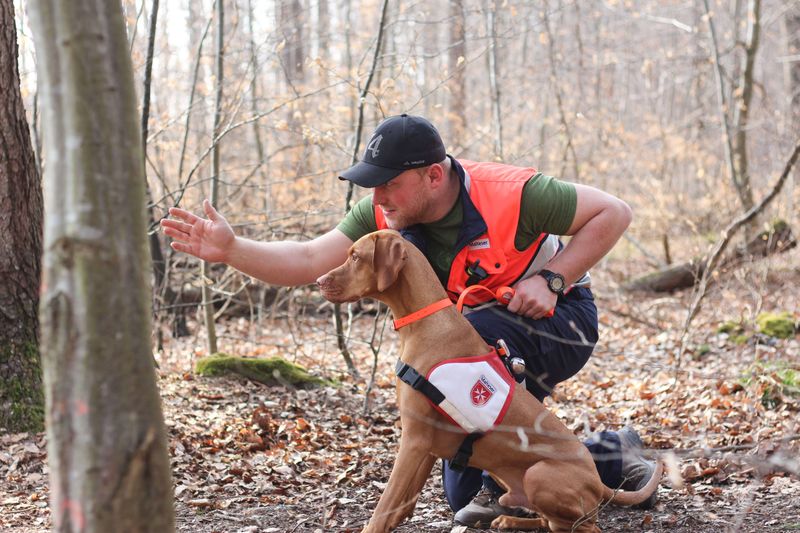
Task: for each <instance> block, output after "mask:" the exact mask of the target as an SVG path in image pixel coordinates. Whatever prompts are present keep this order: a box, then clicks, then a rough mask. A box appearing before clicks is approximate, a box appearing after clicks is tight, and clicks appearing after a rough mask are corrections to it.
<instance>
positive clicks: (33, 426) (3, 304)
mask: <svg viewBox="0 0 800 533" xmlns="http://www.w3.org/2000/svg"><path fill="white" fill-rule="evenodd" d="M0 94H2V95H3V97H2V98H0V432H2V431H3V430H4V429H5V430H7V431H11V432H18V431H28V430H32V431H41V429H42V422H43V412H44V398H43V396H42V377H41V369H40V366H39V347H38V344H39V339H38V337H39V335H38V332H39V320H38V317H37V308H38V306H39V274H40V268H41V263H40V261H41V260H40V258H41V255H42V189H41V183H40V180H39V173H38V168H37V165H36V160H35V157H34V153H33V147H32V145H31V139H30V134H29V130H28V123H27V121H26V119H25V109H24V107H23V105H22V96H21V94H20V86H19V70H18V68H17V33H16V27H15V25H14V2H13V1H12V0H0Z"/></svg>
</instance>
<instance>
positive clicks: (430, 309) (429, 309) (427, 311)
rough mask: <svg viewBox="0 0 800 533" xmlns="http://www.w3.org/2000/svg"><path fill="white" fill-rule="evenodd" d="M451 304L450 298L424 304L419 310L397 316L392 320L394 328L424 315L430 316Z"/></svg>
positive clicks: (403, 325)
mask: <svg viewBox="0 0 800 533" xmlns="http://www.w3.org/2000/svg"><path fill="white" fill-rule="evenodd" d="M451 305H453V302H451V301H450V298H442V299H441V300H439V301H438V302H433V303H432V304H430V305H426V306H425V307H423V308H422V309H420V310H419V311H414V312H413V313H411V314H408V315H406V316H404V317H402V318H398V319H397V320H395V321H394V329H396V330H397V329H400V328H402V327H405V326H407V325H409V324H411V323H412V322H416V321H417V320H420V319H423V318H425V317H426V316H430V315H432V314H433V313H435V312H437V311H441V310H442V309H444V308H445V307H449V306H451Z"/></svg>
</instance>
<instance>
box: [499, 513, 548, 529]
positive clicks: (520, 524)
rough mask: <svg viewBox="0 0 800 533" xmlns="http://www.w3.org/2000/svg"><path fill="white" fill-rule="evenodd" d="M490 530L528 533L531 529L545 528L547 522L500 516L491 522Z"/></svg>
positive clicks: (536, 519) (538, 519)
mask: <svg viewBox="0 0 800 533" xmlns="http://www.w3.org/2000/svg"><path fill="white" fill-rule="evenodd" d="M491 528H492V529H514V530H517V531H530V530H532V529H539V528H547V522H545V521H544V520H542V519H541V518H521V517H518V516H508V515H501V516H498V517H497V518H495V519H494V520H492V525H491Z"/></svg>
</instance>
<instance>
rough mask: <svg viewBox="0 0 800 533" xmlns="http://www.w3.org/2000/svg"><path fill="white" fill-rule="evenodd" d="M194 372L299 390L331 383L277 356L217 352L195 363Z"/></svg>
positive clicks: (331, 383)
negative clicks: (253, 356)
mask: <svg viewBox="0 0 800 533" xmlns="http://www.w3.org/2000/svg"><path fill="white" fill-rule="evenodd" d="M195 371H196V372H197V373H198V374H199V375H201V376H223V375H227V374H238V375H240V376H244V377H246V378H247V379H250V380H253V381H257V382H259V383H264V384H265V385H289V386H292V387H297V388H301V389H305V388H312V387H319V386H324V385H333V384H334V383H333V382H332V381H328V380H325V379H322V378H318V377H316V376H312V375H311V374H309V373H308V371H307V370H306V369H305V368H303V367H301V366H300V365H296V364H294V363H290V362H289V361H286V360H285V359H281V358H280V357H270V358H267V359H256V358H252V357H237V356H233V355H226V354H222V353H218V354H214V355H212V356H209V357H204V358H203V359H200V360H199V361H197V365H196V367H195Z"/></svg>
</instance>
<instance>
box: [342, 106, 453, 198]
mask: <svg viewBox="0 0 800 533" xmlns="http://www.w3.org/2000/svg"><path fill="white" fill-rule="evenodd" d="M445 157H447V152H446V151H445V149H444V143H443V142H442V138H441V137H440V136H439V132H438V131H436V128H434V127H433V124H431V123H430V122H428V120H427V119H424V118H422V117H417V116H414V115H406V114H402V115H398V116H396V117H389V118H387V119H386V120H384V121H383V122H381V123H380V124H379V125H378V127H377V128H376V129H375V132H374V133H373V134H372V137H370V140H369V143H367V149H366V150H364V157H363V158H362V159H361V161H359V162H358V163H356V164H355V165H353V166H352V167H350V168H348V169H347V170H345V171H344V172H342V173H341V175H340V176H339V179H340V180H350V181H352V182H353V183H355V184H356V185H360V186H361V187H377V186H378V185H383V184H384V183H386V182H387V181H389V180H390V179H392V178H394V177H395V176H397V175H398V174H400V173H401V172H404V171H406V170H408V169H410V168H420V167H426V166H428V165H432V164H434V163H439V162H441V161H444V158H445Z"/></svg>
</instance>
